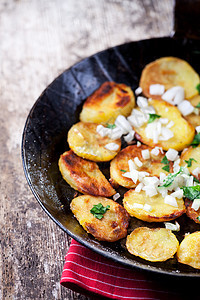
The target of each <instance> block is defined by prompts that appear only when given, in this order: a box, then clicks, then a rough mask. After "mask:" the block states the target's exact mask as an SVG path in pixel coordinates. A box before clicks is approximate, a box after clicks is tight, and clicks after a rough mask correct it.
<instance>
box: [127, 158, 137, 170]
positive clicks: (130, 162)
mask: <svg viewBox="0 0 200 300" xmlns="http://www.w3.org/2000/svg"><path fill="white" fill-rule="evenodd" d="M128 167H129V171H130V172H131V171H132V170H136V169H137V166H136V165H135V163H134V161H133V160H132V159H129V160H128Z"/></svg>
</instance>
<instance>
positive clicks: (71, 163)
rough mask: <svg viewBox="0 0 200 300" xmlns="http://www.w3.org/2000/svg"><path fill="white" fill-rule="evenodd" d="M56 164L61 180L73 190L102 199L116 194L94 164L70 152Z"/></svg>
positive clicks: (62, 156) (63, 155)
mask: <svg viewBox="0 0 200 300" xmlns="http://www.w3.org/2000/svg"><path fill="white" fill-rule="evenodd" d="M58 164H59V169H60V172H61V174H62V176H63V178H64V179H65V181H66V182H67V183H68V184H69V185H70V186H71V187H72V188H74V189H75V190H77V191H79V192H81V193H83V194H90V195H94V196H103V197H110V196H112V195H114V194H115V193H116V191H115V190H114V189H113V187H112V186H111V184H110V183H109V182H108V180H107V179H106V178H105V176H104V175H103V173H102V172H101V171H100V169H99V167H98V165H97V164H96V163H95V162H92V161H88V160H86V159H83V158H81V157H79V156H77V155H76V154H75V153H74V152H73V151H72V150H70V151H66V152H65V153H63V154H62V155H61V156H60V159H59V162H58Z"/></svg>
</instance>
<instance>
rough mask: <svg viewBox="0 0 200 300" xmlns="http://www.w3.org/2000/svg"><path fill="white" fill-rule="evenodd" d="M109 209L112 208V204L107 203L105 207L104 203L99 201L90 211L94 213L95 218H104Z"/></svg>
mask: <svg viewBox="0 0 200 300" xmlns="http://www.w3.org/2000/svg"><path fill="white" fill-rule="evenodd" d="M109 209H110V205H107V206H106V207H104V206H103V205H102V203H98V204H95V205H94V206H93V208H92V209H91V210H90V212H91V214H93V215H94V217H95V218H97V219H99V220H101V219H102V218H103V215H104V214H105V212H106V211H107V210H109Z"/></svg>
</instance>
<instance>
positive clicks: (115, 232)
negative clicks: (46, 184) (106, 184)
mask: <svg viewBox="0 0 200 300" xmlns="http://www.w3.org/2000/svg"><path fill="white" fill-rule="evenodd" d="M99 203H101V204H102V205H103V207H107V205H108V206H109V209H108V210H107V211H106V212H105V213H104V214H103V217H102V219H98V218H96V217H95V216H94V215H93V214H92V213H91V212H90V210H91V209H92V208H93V207H94V205H98V204H99ZM70 208H71V210H72V212H73V214H74V215H75V217H76V218H77V220H78V221H79V223H80V224H81V225H82V226H83V228H84V229H85V230H86V231H87V232H89V233H91V234H92V235H93V236H94V237H95V238H96V239H98V240H99V241H108V242H115V241H117V240H119V239H122V238H124V237H125V236H126V235H127V227H128V225H129V219H130V217H129V215H128V213H127V211H126V210H125V209H124V208H123V207H122V206H121V205H120V204H118V203H116V202H115V201H113V200H110V199H108V198H104V197H94V196H90V195H84V196H79V197H76V198H74V199H73V200H72V202H71V205H70Z"/></svg>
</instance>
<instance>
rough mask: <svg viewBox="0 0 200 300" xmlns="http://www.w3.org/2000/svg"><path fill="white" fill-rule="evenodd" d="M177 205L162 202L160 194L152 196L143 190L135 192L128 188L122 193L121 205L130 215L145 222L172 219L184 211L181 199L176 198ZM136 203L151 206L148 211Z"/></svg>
mask: <svg viewBox="0 0 200 300" xmlns="http://www.w3.org/2000/svg"><path fill="white" fill-rule="evenodd" d="M176 201H177V204H178V207H175V206H172V205H169V204H167V203H164V198H163V197H162V195H161V194H157V195H155V196H153V197H149V196H147V195H146V193H145V191H143V190H142V191H140V192H139V193H138V192H136V191H135V190H134V189H131V190H129V191H128V192H126V193H125V194H124V199H123V205H124V207H125V209H126V210H127V212H128V213H129V215H130V216H131V217H136V218H138V219H140V220H143V221H146V222H165V221H170V220H174V219H176V218H178V217H180V216H181V215H182V214H183V213H185V211H186V209H185V205H184V201H183V199H176ZM138 204H140V205H143V206H144V205H145V204H148V205H150V207H151V210H150V211H147V210H145V209H144V208H143V207H142V208H138Z"/></svg>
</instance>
